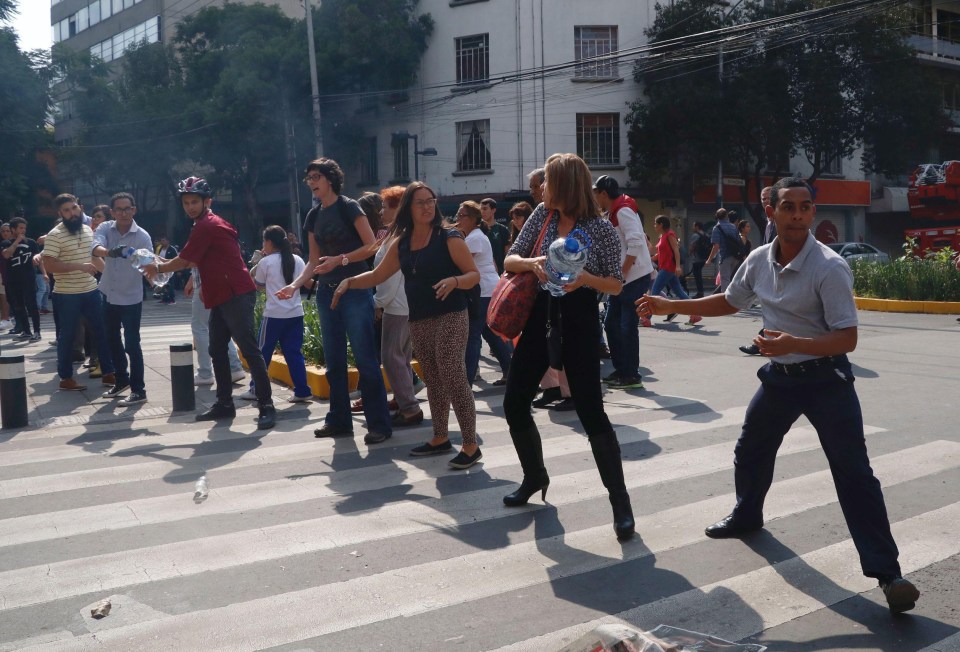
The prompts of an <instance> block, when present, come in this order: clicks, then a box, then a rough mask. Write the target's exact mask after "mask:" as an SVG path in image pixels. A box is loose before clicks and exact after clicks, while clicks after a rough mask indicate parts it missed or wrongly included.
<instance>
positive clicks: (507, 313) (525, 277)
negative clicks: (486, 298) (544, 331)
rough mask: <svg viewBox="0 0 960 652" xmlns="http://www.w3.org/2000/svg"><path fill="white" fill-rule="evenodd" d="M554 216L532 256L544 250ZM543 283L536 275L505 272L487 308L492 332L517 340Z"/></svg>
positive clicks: (538, 240) (544, 227) (539, 239)
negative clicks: (543, 244) (544, 240)
mask: <svg viewBox="0 0 960 652" xmlns="http://www.w3.org/2000/svg"><path fill="white" fill-rule="evenodd" d="M551 217H553V215H552V214H550V215H547V218H546V219H545V220H544V221H543V227H541V229H540V237H539V238H537V243H536V244H535V245H533V249H531V253H535V252H538V251H540V245H541V244H542V243H543V236H544V235H545V234H546V233H547V225H548V224H550V218H551ZM539 284H540V280H539V279H538V278H537V275H536V274H534V273H533V272H504V273H503V275H502V276H501V277H500V280H499V281H497V287H496V288H494V290H493V295H492V296H491V297H490V307H489V308H488V309H487V326H489V327H490V330H492V331H493V332H494V333H496V334H497V335H500V336H501V337H503V338H506V339H508V340H512V339H513V338H515V337H517V336H518V335H519V334H520V331H522V330H523V327H524V326H526V325H527V320H528V319H529V318H530V312H531V311H532V310H533V302H534V301H535V300H536V298H537V286H538V285H539Z"/></svg>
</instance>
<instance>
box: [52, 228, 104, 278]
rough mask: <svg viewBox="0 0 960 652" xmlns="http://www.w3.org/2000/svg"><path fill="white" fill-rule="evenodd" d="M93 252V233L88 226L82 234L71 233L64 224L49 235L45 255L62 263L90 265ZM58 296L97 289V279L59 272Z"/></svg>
mask: <svg viewBox="0 0 960 652" xmlns="http://www.w3.org/2000/svg"><path fill="white" fill-rule="evenodd" d="M92 252H93V231H91V230H90V227H89V226H87V225H86V224H84V225H83V228H82V229H81V230H80V233H76V234H74V233H70V231H68V230H67V227H65V226H64V225H63V224H62V223H61V224H58V225H56V226H55V227H53V228H52V229H51V230H50V233H48V234H47V239H46V241H45V242H44V243H43V255H44V256H46V257H48V258H56V259H57V260H59V261H60V262H61V263H89V262H90V261H91V259H92ZM55 276H56V278H57V283H56V285H55V286H54V289H53V291H54V292H55V293H56V294H83V293H85V292H91V291H93V290H96V289H97V279H95V278H94V277H93V276H91V275H90V274H87V273H86V272H57V273H56V274H55Z"/></svg>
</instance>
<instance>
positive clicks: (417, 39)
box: [303, 0, 433, 164]
mask: <svg viewBox="0 0 960 652" xmlns="http://www.w3.org/2000/svg"><path fill="white" fill-rule="evenodd" d="M416 7H417V0H324V2H323V3H322V4H321V6H320V7H314V10H313V11H314V18H315V20H314V25H315V30H314V43H315V45H316V55H317V79H318V82H319V86H320V96H321V102H322V115H323V121H324V129H323V135H324V147H325V150H326V152H325V153H326V154H327V155H328V156H333V157H334V158H338V160H340V162H341V163H348V164H349V163H352V162H355V159H356V158H357V155H358V152H359V150H360V149H361V148H362V143H363V140H364V139H363V137H362V136H363V133H362V131H361V130H360V129H359V128H358V127H357V124H358V123H357V122H356V121H355V119H354V115H353V114H354V110H355V108H356V104H355V97H352V96H348V97H344V94H354V93H371V94H374V95H373V97H374V98H378V99H382V100H384V101H386V100H389V99H391V98H390V95H391V94H390V91H399V90H401V89H405V88H409V87H410V86H412V85H413V83H414V81H415V80H416V76H417V70H418V68H419V67H420V60H421V58H422V57H423V53H424V52H426V50H427V39H428V38H429V37H430V34H431V33H433V19H432V18H431V16H430V15H429V14H418V13H417V12H416ZM304 29H305V27H304ZM303 38H304V39H305V38H306V34H305V33H304V34H303Z"/></svg>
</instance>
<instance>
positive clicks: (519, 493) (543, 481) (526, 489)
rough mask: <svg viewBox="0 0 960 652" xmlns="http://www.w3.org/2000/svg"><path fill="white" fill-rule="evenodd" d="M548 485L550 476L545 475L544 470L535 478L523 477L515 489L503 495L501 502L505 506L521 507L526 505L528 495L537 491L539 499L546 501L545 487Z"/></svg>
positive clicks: (528, 498)
mask: <svg viewBox="0 0 960 652" xmlns="http://www.w3.org/2000/svg"><path fill="white" fill-rule="evenodd" d="M549 486H550V478H549V477H548V476H547V472H546V471H544V472H543V473H542V474H541V475H540V476H539V477H537V478H528V477H524V478H523V482H521V483H520V487H519V488H518V489H517V490H516V491H514V492H513V493H512V494H507V495H506V496H504V497H503V504H504V505H506V506H507V507H521V506H523V505H526V504H527V501H529V500H530V497H531V496H533V494H535V493H537V492H538V491H539V492H540V500H543V501H544V502H546V500H547V488H548V487H549Z"/></svg>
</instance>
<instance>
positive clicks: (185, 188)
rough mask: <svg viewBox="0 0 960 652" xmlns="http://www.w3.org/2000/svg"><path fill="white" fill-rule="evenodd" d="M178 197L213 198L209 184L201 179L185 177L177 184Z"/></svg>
mask: <svg viewBox="0 0 960 652" xmlns="http://www.w3.org/2000/svg"><path fill="white" fill-rule="evenodd" d="M177 194H178V195H200V196H201V197H206V198H209V197H213V191H212V190H211V189H210V184H209V183H207V181H206V179H203V178H202V177H187V178H186V179H184V180H183V181H181V182H180V183H178V184H177Z"/></svg>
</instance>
